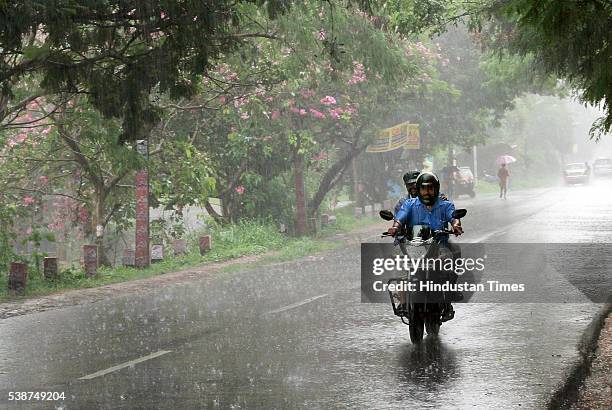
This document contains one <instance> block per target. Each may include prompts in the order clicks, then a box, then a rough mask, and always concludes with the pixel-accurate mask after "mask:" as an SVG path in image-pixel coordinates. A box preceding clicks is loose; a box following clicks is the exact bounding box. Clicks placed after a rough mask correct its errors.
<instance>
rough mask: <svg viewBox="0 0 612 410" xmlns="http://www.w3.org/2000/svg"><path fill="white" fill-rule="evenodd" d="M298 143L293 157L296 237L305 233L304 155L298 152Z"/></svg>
mask: <svg viewBox="0 0 612 410" xmlns="http://www.w3.org/2000/svg"><path fill="white" fill-rule="evenodd" d="M299 150H300V142H299V137H298V143H297V146H296V148H295V152H294V155H293V175H294V178H295V210H296V221H295V222H296V223H295V232H296V234H297V236H304V235H306V234H307V233H308V232H307V226H308V225H307V222H308V221H307V219H306V218H307V215H306V192H305V188H304V155H303V154H301V153H300V152H299Z"/></svg>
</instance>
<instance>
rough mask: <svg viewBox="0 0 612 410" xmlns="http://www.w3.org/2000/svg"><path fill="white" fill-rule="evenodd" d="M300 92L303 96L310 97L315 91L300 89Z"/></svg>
mask: <svg viewBox="0 0 612 410" xmlns="http://www.w3.org/2000/svg"><path fill="white" fill-rule="evenodd" d="M300 94H301V95H302V97H304V98H310V97H312V96H314V95H315V92H314V91H313V90H300Z"/></svg>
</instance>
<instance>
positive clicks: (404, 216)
mask: <svg viewBox="0 0 612 410" xmlns="http://www.w3.org/2000/svg"><path fill="white" fill-rule="evenodd" d="M411 203H412V201H411V200H409V199H407V200H405V201H404V203H403V204H402V206H401V207H400V209H399V211H397V213H396V214H395V220H394V221H393V226H392V227H391V228H389V230H388V231H387V232H388V233H389V235H395V233H396V232H397V230H398V229H399V228H400V227H401V226H402V225H403V224H405V223H406V222H407V221H408V216H409V215H410V207H411Z"/></svg>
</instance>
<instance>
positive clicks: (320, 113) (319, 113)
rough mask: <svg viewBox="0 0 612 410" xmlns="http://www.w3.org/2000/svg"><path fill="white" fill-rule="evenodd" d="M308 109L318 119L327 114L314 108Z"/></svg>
mask: <svg viewBox="0 0 612 410" xmlns="http://www.w3.org/2000/svg"><path fill="white" fill-rule="evenodd" d="M308 111H310V113H311V114H312V116H313V117H315V118H318V119H323V118H325V114H323V113H322V112H321V111H317V110H315V109H314V108H310V109H309V110H308Z"/></svg>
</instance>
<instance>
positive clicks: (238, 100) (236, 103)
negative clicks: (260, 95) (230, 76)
mask: <svg viewBox="0 0 612 410" xmlns="http://www.w3.org/2000/svg"><path fill="white" fill-rule="evenodd" d="M248 102H249V101H248V100H247V99H246V98H245V97H240V98H236V99H235V100H234V107H236V108H239V107H242V106H243V105H245V104H247V103H248Z"/></svg>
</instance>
